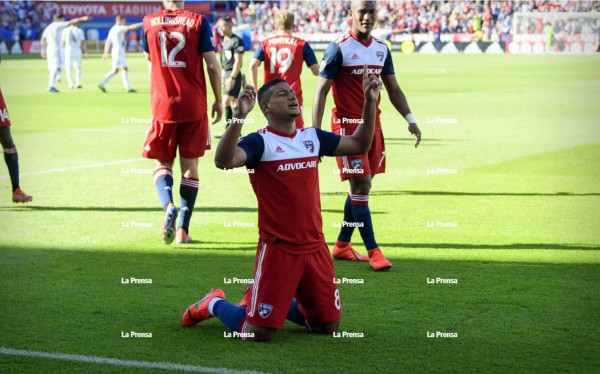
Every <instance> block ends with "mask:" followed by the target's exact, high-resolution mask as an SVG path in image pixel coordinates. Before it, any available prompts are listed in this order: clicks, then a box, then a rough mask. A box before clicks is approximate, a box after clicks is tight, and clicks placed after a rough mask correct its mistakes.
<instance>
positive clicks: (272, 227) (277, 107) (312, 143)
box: [181, 69, 381, 341]
mask: <svg viewBox="0 0 600 374" xmlns="http://www.w3.org/2000/svg"><path fill="white" fill-rule="evenodd" d="M364 71H365V74H364V75H363V88H364V96H365V103H364V108H363V119H364V121H363V124H361V125H359V126H358V128H357V130H356V131H355V132H354V133H353V134H352V136H339V135H336V134H333V133H330V132H326V131H323V130H320V129H316V128H305V129H297V128H296V125H295V120H296V118H297V117H298V116H299V115H300V114H301V110H300V106H299V104H298V98H297V97H296V94H295V93H294V91H293V90H292V88H291V87H290V85H289V84H288V83H286V82H285V81H284V80H283V79H273V80H271V81H269V82H268V83H266V84H265V85H264V86H262V87H261V88H260V90H259V91H258V95H257V93H256V90H255V89H254V87H252V86H246V82H245V77H243V80H244V82H243V86H244V90H243V92H242V93H241V94H240V96H239V97H238V112H237V114H236V116H235V117H234V121H232V124H231V125H230V126H229V127H228V128H227V130H226V131H225V133H224V134H223V137H222V139H221V141H220V142H219V145H218V147H217V151H216V154H215V164H216V165H217V167H219V168H228V169H229V168H235V167H241V166H246V167H247V168H249V169H253V170H254V173H249V175H250V183H251V184H252V187H253V189H254V192H255V193H256V197H257V199H258V227H259V236H260V239H259V242H258V247H257V255H256V262H255V265H254V284H253V286H252V287H251V292H249V293H248V295H247V296H248V299H249V300H248V304H247V305H246V306H245V307H243V306H238V305H233V304H231V303H229V302H228V301H226V300H225V294H224V293H223V291H222V290H220V289H213V290H211V292H209V293H208V294H207V295H206V296H205V297H204V298H203V299H202V300H200V301H198V302H197V303H195V304H193V305H191V306H190V307H189V308H188V309H187V310H186V311H185V313H184V314H183V317H182V320H181V324H182V325H183V326H184V327H190V326H194V325H196V324H197V323H198V322H200V321H203V320H205V319H208V318H211V317H212V316H216V317H218V318H219V319H220V320H221V321H222V322H223V323H224V324H225V325H226V326H227V327H228V328H229V329H231V330H232V331H233V332H234V333H235V334H234V336H236V335H237V336H240V337H242V338H251V339H254V340H256V341H270V340H271V339H272V338H273V335H274V333H275V331H276V330H277V329H280V328H282V327H283V325H284V322H285V320H286V318H287V319H289V320H290V321H292V322H295V323H297V324H299V325H302V326H306V327H307V328H308V329H309V330H310V331H312V332H316V333H322V334H331V333H333V332H334V331H336V330H337V328H338V326H339V320H340V317H341V302H340V295H339V290H338V288H337V285H336V284H335V283H334V281H333V279H334V278H335V272H334V269H333V263H332V260H331V257H330V254H329V249H328V248H327V244H326V243H325V237H324V235H323V231H322V226H323V222H322V221H323V218H322V216H321V200H320V192H319V175H318V164H319V162H318V158H319V157H321V156H336V155H346V154H357V153H361V152H366V151H367V150H368V149H369V147H370V144H371V142H372V140H373V132H374V127H375V103H376V101H377V99H378V97H379V89H380V87H381V83H380V81H379V79H378V78H377V77H375V76H371V77H368V76H367V75H366V71H367V69H364ZM256 96H258V102H259V106H260V109H261V110H262V112H263V114H264V115H265V117H266V118H267V122H268V125H267V127H266V128H264V129H261V130H259V131H258V132H256V133H253V134H250V135H248V136H246V137H244V138H243V139H242V140H240V141H239V143H238V137H239V134H240V132H241V128H242V123H243V122H244V119H245V118H246V116H247V114H248V113H249V112H250V111H251V110H252V108H253V107H254V104H255V102H256ZM244 299H246V297H245V298H244Z"/></svg>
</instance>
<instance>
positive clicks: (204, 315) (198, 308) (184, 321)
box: [181, 288, 225, 327]
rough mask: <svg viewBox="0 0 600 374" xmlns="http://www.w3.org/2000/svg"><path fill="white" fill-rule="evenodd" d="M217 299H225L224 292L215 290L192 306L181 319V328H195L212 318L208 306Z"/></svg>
mask: <svg viewBox="0 0 600 374" xmlns="http://www.w3.org/2000/svg"><path fill="white" fill-rule="evenodd" d="M215 297H220V298H221V299H225V293H224V292H223V290H221V289H218V288H213V289H212V290H210V292H209V293H207V294H206V296H204V298H203V299H202V300H200V301H198V302H196V303H194V304H192V305H190V306H189V307H188V308H187V309H186V310H185V312H184V313H183V317H181V326H183V327H194V326H196V325H197V324H198V323H200V322H202V321H204V320H206V319H209V318H211V317H212V316H211V315H210V313H209V312H208V304H210V301H211V300H212V299H214V298H215Z"/></svg>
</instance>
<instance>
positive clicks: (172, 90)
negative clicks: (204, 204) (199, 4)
mask: <svg viewBox="0 0 600 374" xmlns="http://www.w3.org/2000/svg"><path fill="white" fill-rule="evenodd" d="M163 4H164V5H165V8H166V9H164V10H161V11H157V12H154V13H152V14H149V15H147V16H145V17H144V22H143V24H144V35H143V37H142V45H143V48H144V52H145V54H146V57H147V58H148V60H149V61H150V63H151V73H150V76H151V82H150V95H151V103H152V117H153V118H152V124H151V126H150V128H149V129H148V133H147V135H146V140H145V142H144V150H143V153H142V155H143V156H144V157H146V158H150V159H155V160H156V169H155V171H154V182H155V184H156V189H157V190H158V195H159V198H160V201H161V203H162V206H163V210H164V211H165V222H164V224H163V228H162V233H161V235H162V238H163V240H164V241H165V243H167V244H170V243H171V242H172V241H173V239H174V237H175V236H177V242H178V243H189V242H191V240H192V238H191V237H190V236H189V235H188V234H189V224H190V219H191V216H192V211H193V209H194V204H195V201H196V196H197V194H198V185H199V182H198V181H199V179H198V157H202V156H203V155H204V152H205V150H206V149H208V148H209V147H210V136H209V129H208V126H209V123H208V113H207V92H206V81H205V78H204V64H203V62H204V61H205V62H206V65H207V69H208V76H209V79H210V84H211V87H212V90H213V92H214V95H215V102H214V103H213V106H212V114H213V116H215V115H216V120H215V122H218V121H220V119H221V115H222V112H223V109H222V106H221V69H220V68H219V63H218V61H217V58H216V55H215V52H214V51H215V47H214V45H213V42H212V34H211V28H210V25H209V23H208V20H206V19H205V18H204V17H203V16H201V15H199V14H196V13H193V12H190V11H187V10H184V9H183V1H168V0H165V1H163ZM213 123H214V122H213ZM178 148H179V156H180V165H181V173H182V180H181V186H180V189H179V193H180V196H181V211H180V213H181V219H180V222H179V228H178V230H177V232H176V233H175V222H176V219H177V215H178V212H177V208H175V204H174V203H173V194H172V191H171V189H172V187H173V174H172V171H171V170H172V168H173V161H174V159H175V157H176V153H177V149H178Z"/></svg>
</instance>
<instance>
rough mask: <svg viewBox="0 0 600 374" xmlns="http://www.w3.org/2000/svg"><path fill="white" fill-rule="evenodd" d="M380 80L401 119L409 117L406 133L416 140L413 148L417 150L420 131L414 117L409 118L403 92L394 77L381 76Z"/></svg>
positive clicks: (409, 112)
mask: <svg viewBox="0 0 600 374" xmlns="http://www.w3.org/2000/svg"><path fill="white" fill-rule="evenodd" d="M381 80H382V81H383V84H384V85H385V89H386V90H387V92H388V96H389V98H390V101H391V102H392V105H394V108H396V110H397V111H398V112H399V113H400V114H401V115H402V117H404V118H406V117H407V116H408V117H409V118H408V119H410V121H409V124H408V131H410V133H411V134H412V135H413V136H414V137H416V138H417V140H416V142H415V148H417V147H418V146H419V143H421V130H419V126H417V123H416V121H415V120H414V117H413V116H412V115H410V116H409V114H411V111H410V107H409V106H408V100H406V96H405V95H404V92H402V89H401V88H400V86H399V85H398V81H397V80H396V76H395V75H382V76H381ZM408 119H407V120H408Z"/></svg>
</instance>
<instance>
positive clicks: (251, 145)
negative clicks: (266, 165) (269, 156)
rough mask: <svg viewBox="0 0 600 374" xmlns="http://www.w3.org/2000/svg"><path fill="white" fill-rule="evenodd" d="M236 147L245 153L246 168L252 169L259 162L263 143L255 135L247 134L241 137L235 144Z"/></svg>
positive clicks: (258, 136) (259, 137)
mask: <svg viewBox="0 0 600 374" xmlns="http://www.w3.org/2000/svg"><path fill="white" fill-rule="evenodd" d="M237 146H238V147H240V148H241V149H243V150H244V152H246V157H247V159H246V166H247V167H252V166H254V165H256V164H258V162H259V161H260V159H261V158H262V155H263V152H264V150H265V141H264V140H263V138H262V136H260V135H259V134H257V133H252V134H249V135H247V136H245V137H243V138H242V139H241V140H240V141H239V142H238V144H237Z"/></svg>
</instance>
